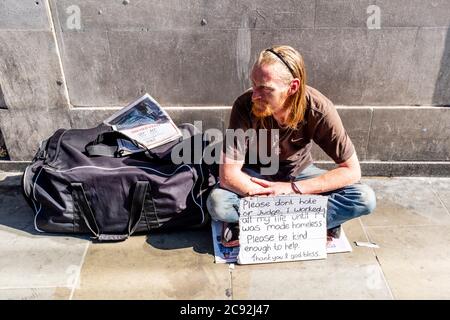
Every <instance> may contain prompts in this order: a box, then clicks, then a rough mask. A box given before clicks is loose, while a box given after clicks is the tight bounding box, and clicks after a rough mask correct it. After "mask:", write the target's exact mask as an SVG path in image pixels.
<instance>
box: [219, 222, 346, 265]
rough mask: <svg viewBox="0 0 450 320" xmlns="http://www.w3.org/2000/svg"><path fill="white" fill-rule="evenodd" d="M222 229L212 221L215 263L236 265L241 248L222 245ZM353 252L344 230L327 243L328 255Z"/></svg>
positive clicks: (221, 223) (220, 224)
mask: <svg viewBox="0 0 450 320" xmlns="http://www.w3.org/2000/svg"><path fill="white" fill-rule="evenodd" d="M222 227H223V222H221V221H216V220H212V219H211V230H212V238H213V247H214V258H215V259H214V261H215V262H216V263H236V262H237V257H238V255H239V246H237V247H231V248H229V247H225V246H223V245H222ZM351 251H352V246H351V244H350V242H349V241H348V239H347V236H346V235H345V232H344V228H342V229H341V235H340V237H339V238H336V239H334V238H333V240H332V241H329V242H327V254H330V253H341V252H351Z"/></svg>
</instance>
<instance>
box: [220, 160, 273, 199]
mask: <svg viewBox="0 0 450 320" xmlns="http://www.w3.org/2000/svg"><path fill="white" fill-rule="evenodd" d="M221 160H222V161H221V164H220V167H219V177H220V186H221V187H222V188H224V189H228V190H230V191H233V192H235V193H237V194H239V195H240V196H246V195H248V194H250V193H251V194H264V193H269V192H264V188H263V187H262V186H260V185H259V184H257V183H255V182H253V181H251V180H250V176H249V175H248V174H246V173H245V172H243V171H242V167H243V166H244V161H239V160H232V159H229V158H226V157H225V155H224V154H222V159H221Z"/></svg>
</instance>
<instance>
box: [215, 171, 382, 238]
mask: <svg viewBox="0 0 450 320" xmlns="http://www.w3.org/2000/svg"><path fill="white" fill-rule="evenodd" d="M244 171H245V172H246V173H247V174H249V175H250V176H254V177H255V176H256V177H262V176H260V175H259V174H258V173H256V172H254V171H251V170H249V169H244ZM325 172H326V170H322V169H319V168H317V167H316V166H315V165H313V164H311V165H309V166H308V167H307V168H306V169H304V170H303V171H302V172H301V173H300V174H299V175H298V176H297V177H296V178H295V180H296V181H301V180H305V179H310V178H314V177H317V176H320V175H322V174H324V173H325ZM321 195H323V196H327V197H328V206H327V228H328V229H331V228H334V227H337V226H340V225H341V224H342V223H344V222H345V221H348V220H350V219H353V218H357V217H359V216H362V215H365V214H369V213H370V212H372V211H373V210H374V209H375V206H376V198H375V193H374V192H373V190H372V188H370V187H369V186H367V185H365V184H362V183H360V182H358V183H355V184H352V185H350V186H347V187H344V188H340V189H337V190H334V191H329V192H325V193H322V194H321ZM240 198H241V197H240V196H239V195H237V194H236V193H234V192H232V191H229V190H226V189H222V188H220V187H219V184H217V185H216V186H215V187H214V189H213V190H212V191H211V193H210V195H209V197H208V199H207V201H206V205H207V208H208V211H209V214H210V215H211V217H212V218H213V219H214V220H219V221H225V222H238V221H239V212H238V210H239V200H240Z"/></svg>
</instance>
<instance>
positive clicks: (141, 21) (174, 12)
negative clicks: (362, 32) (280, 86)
mask: <svg viewBox="0 0 450 320" xmlns="http://www.w3.org/2000/svg"><path fill="white" fill-rule="evenodd" d="M52 3H53V4H54V7H55V9H56V10H55V13H56V14H57V15H58V19H59V21H61V27H62V30H64V31H67V30H70V27H68V25H67V23H63V22H66V21H67V19H68V18H69V17H70V15H71V13H70V12H71V11H70V9H69V13H68V8H70V7H71V6H73V5H76V6H77V7H78V8H79V9H80V18H81V29H82V30H84V31H92V30H122V31H123V30H128V31H157V30H178V29H183V30H186V29H190V30H195V29H204V28H207V29H221V30H229V29H236V28H240V27H242V19H243V17H248V19H249V20H248V23H249V26H250V27H252V28H304V27H313V26H314V10H315V3H314V1H311V0H295V1H294V0H291V1H279V2H274V1H270V0H257V1H236V0H223V1H208V0H202V1H183V0H167V1H160V0H159V1H129V3H128V4H127V5H124V2H123V1H122V0H109V1H98V0H58V1H55V0H52ZM202 19H204V20H205V21H206V24H202V23H201V21H202Z"/></svg>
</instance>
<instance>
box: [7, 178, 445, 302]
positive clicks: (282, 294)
mask: <svg viewBox="0 0 450 320" xmlns="http://www.w3.org/2000/svg"><path fill="white" fill-rule="evenodd" d="M20 176H21V173H20V172H16V173H1V172H0V299H224V300H228V299H229V300H231V299H233V300H240V299H268V300H272V299H449V298H450V250H449V246H450V212H449V209H450V178H401V177H395V178H364V179H363V182H365V183H367V184H369V185H371V186H372V187H373V188H374V190H375V191H376V194H377V202H378V205H377V209H376V211H375V212H374V213H373V214H372V215H370V216H366V217H363V218H361V219H356V220H353V221H350V222H348V223H346V224H345V225H344V229H345V232H346V234H347V237H348V239H349V241H350V242H351V243H352V246H353V252H350V253H341V254H330V255H328V258H327V259H326V260H315V261H303V262H285V263H275V264H262V265H246V266H240V265H236V266H234V268H230V266H229V265H226V264H215V263H214V256H213V248H212V242H211V235H210V230H209V229H203V230H190V231H183V232H176V233H174V232H172V233H161V234H150V235H138V236H133V237H131V238H130V239H128V240H127V241H125V242H120V243H92V242H91V241H89V239H88V237H77V236H64V235H51V234H41V233H38V232H36V231H34V226H33V223H34V222H33V212H32V210H31V209H30V208H29V207H28V205H27V203H26V202H25V200H24V199H23V197H22V195H21V190H20ZM354 241H372V242H375V243H376V244H378V245H379V247H380V248H378V249H373V248H367V247H357V246H356V245H355V244H354Z"/></svg>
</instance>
